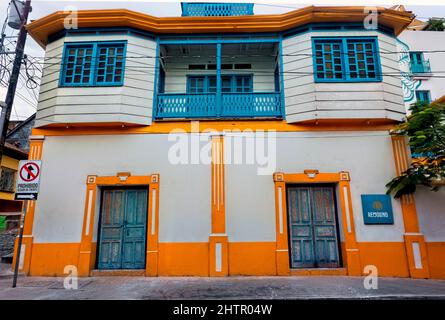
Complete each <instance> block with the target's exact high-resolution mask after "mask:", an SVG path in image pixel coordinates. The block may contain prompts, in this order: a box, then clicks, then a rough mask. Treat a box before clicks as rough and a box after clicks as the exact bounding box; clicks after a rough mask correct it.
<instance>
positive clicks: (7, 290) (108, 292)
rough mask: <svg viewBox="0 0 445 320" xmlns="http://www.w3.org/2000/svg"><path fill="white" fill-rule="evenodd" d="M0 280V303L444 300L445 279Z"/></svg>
mask: <svg viewBox="0 0 445 320" xmlns="http://www.w3.org/2000/svg"><path fill="white" fill-rule="evenodd" d="M11 284H12V279H11V278H9V279H0V299H199V300H202V299H317V298H318V299H319V298H325V299H351V298H352V299H412V298H415V299H445V281H443V280H413V279H399V278H380V279H379V280H378V289H376V290H367V289H365V288H364V285H363V278H360V277H336V276H325V277H321V276H320V277H317V276H310V277H228V278H197V277H190V278H185V277H158V278H149V277H90V278H80V279H79V288H78V290H67V289H65V288H64V287H63V278H41V277H19V280H18V285H17V288H15V289H13V288H11Z"/></svg>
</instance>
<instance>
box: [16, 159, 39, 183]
mask: <svg viewBox="0 0 445 320" xmlns="http://www.w3.org/2000/svg"><path fill="white" fill-rule="evenodd" d="M39 173H40V168H39V166H38V165H37V163H35V162H28V163H26V164H25V165H24V166H23V167H22V168H21V169H20V178H22V180H23V181H26V182H31V181H34V180H35V179H36V178H37V177H38V176H39Z"/></svg>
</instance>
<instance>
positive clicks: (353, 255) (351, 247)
mask: <svg viewBox="0 0 445 320" xmlns="http://www.w3.org/2000/svg"><path fill="white" fill-rule="evenodd" d="M305 172H306V173H282V172H278V173H274V175H273V179H274V183H275V211H276V222H277V233H276V234H277V239H276V240H277V250H276V263H277V273H278V274H279V275H289V274H291V271H292V270H291V269H290V266H289V250H290V248H289V242H288V230H287V215H288V214H287V206H286V203H287V194H286V184H291V183H295V184H301V183H307V184H311V183H335V184H337V185H338V187H339V190H340V194H339V200H340V207H341V214H342V221H343V231H344V236H345V251H346V263H344V264H345V265H346V269H347V272H348V275H353V276H359V275H361V273H362V272H361V264H360V253H359V249H358V247H357V242H356V238H355V227H354V214H353V209H352V201H351V191H350V176H349V173H348V172H345V171H342V172H339V173H320V172H318V170H305ZM280 193H281V195H280ZM280 197H281V199H282V200H280ZM280 203H281V206H280Z"/></svg>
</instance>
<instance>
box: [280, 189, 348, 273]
mask: <svg viewBox="0 0 445 320" xmlns="http://www.w3.org/2000/svg"><path fill="white" fill-rule="evenodd" d="M299 187H302V188H304V187H306V188H311V187H324V188H331V189H332V197H333V206H334V215H335V238H336V240H337V250H338V267H336V268H342V267H343V265H344V262H343V255H342V250H341V239H340V227H339V221H338V207H337V191H336V185H335V184H334V183H288V184H286V191H285V192H286V211H287V212H286V214H288V216H287V217H288V218H290V217H289V212H288V211H289V210H288V209H289V207H288V205H289V203H288V201H287V192H288V190H289V188H299ZM311 215H312V212H311ZM312 218H313V217H311V221H312ZM311 227H313V224H311ZM312 232H313V230H312ZM287 234H288V235H290V234H291V230H290V224H289V223H287ZM312 238H314V234H313V233H312ZM288 248H289V252H288V253H289V267H290V268H291V266H292V246H291V238H290V237H288ZM315 248H316V246H315V243H314V250H315ZM314 255H315V251H314ZM319 268H325V267H313V268H311V269H315V270H317V269H319ZM298 269H305V268H294V269H293V268H291V270H298Z"/></svg>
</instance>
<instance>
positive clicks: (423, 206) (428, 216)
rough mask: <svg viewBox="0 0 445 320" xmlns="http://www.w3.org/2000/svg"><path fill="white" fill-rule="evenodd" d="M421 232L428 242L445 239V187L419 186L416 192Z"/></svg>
mask: <svg viewBox="0 0 445 320" xmlns="http://www.w3.org/2000/svg"><path fill="white" fill-rule="evenodd" d="M415 199H416V208H417V216H418V219H419V225H420V232H422V233H423V235H424V236H425V240H426V241H428V242H435V241H440V242H444V241H445V232H444V230H445V189H444V188H443V187H442V189H440V190H439V191H437V192H433V191H430V190H429V189H427V188H425V187H419V189H418V190H417V191H416V193H415Z"/></svg>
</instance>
